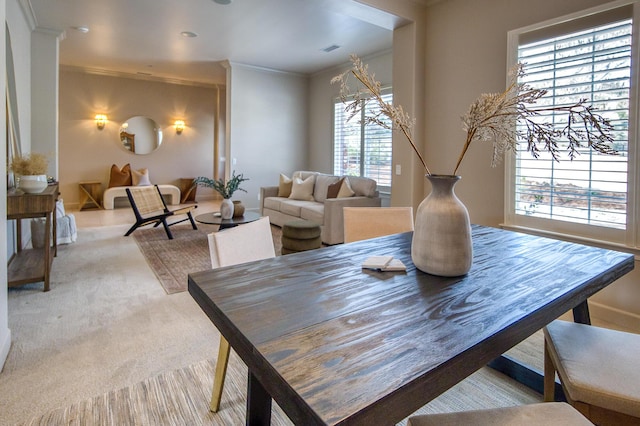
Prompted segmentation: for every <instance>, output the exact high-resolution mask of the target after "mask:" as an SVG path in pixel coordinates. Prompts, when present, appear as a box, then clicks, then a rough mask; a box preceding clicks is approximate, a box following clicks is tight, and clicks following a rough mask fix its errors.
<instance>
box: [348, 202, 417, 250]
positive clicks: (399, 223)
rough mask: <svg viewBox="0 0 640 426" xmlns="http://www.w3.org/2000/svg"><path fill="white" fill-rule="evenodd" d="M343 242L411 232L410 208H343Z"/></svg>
mask: <svg viewBox="0 0 640 426" xmlns="http://www.w3.org/2000/svg"><path fill="white" fill-rule="evenodd" d="M343 213H344V242H345V243H351V242H354V241H360V240H367V239H369V238H375V237H382V236H384V235H391V234H399V233H401V232H408V231H413V209H412V208H411V207H345V208H343Z"/></svg>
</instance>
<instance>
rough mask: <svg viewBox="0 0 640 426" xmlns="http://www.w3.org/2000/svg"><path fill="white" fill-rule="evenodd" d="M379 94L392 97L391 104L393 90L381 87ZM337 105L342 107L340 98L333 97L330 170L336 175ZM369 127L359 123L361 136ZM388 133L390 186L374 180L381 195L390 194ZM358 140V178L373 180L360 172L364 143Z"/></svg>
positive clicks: (362, 140)
mask: <svg viewBox="0 0 640 426" xmlns="http://www.w3.org/2000/svg"><path fill="white" fill-rule="evenodd" d="M380 93H381V94H382V95H383V96H386V95H391V97H392V101H391V102H393V89H392V87H391V86H384V87H382V88H381V89H380ZM339 104H342V105H343V102H342V100H341V98H340V97H335V98H334V99H333V102H332V104H331V106H332V131H333V134H332V138H331V168H332V170H333V173H334V174H337V173H336V137H335V135H336V124H337V123H336V112H335V111H336V107H337V105H339ZM343 106H344V105H343ZM352 120H353V121H357V120H358V119H357V118H356V117H354V118H352ZM371 126H374V125H373V124H364V123H360V129H361V132H362V134H363V135H364V134H365V133H366V132H365V127H371ZM388 131H389V138H390V141H391V145H390V151H389V152H390V153H391V161H390V169H389V182H390V184H389V185H388V186H387V185H381V184H380V183H378V182H377V180H376V183H377V184H378V185H377V189H378V191H379V192H380V193H381V194H390V193H391V183H392V181H393V130H392V129H388ZM360 139H361V145H360V148H361V161H360V172H361V173H360V175H358V176H359V177H367V178H369V179H374V180H375V177H371V176H365V175H364V174H362V171H363V170H364V163H363V162H362V155H364V152H365V143H364V141H365V139H364V138H363V137H361V138H360ZM340 174H341V175H344V174H343V173H342V172H340ZM344 176H347V175H344Z"/></svg>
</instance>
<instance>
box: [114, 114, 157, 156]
mask: <svg viewBox="0 0 640 426" xmlns="http://www.w3.org/2000/svg"><path fill="white" fill-rule="evenodd" d="M120 142H121V143H122V146H123V147H124V148H125V149H126V150H128V151H131V152H133V153H134V154H141V155H144V154H150V153H152V152H153V151H155V150H156V149H158V147H159V146H160V144H161V143H162V130H161V129H160V126H158V124H157V123H156V122H155V121H153V120H152V119H150V118H149V117H142V116H136V117H131V118H130V119H128V120H127V121H125V122H124V123H122V126H121V127H120Z"/></svg>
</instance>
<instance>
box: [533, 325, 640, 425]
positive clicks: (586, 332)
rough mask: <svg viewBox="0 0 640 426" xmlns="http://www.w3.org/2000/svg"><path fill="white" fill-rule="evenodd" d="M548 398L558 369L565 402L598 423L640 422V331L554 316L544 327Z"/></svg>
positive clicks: (551, 392)
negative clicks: (613, 328) (555, 318)
mask: <svg viewBox="0 0 640 426" xmlns="http://www.w3.org/2000/svg"><path fill="white" fill-rule="evenodd" d="M544 344H545V349H544V357H545V361H544V399H545V401H553V400H554V399H555V395H554V385H555V373H556V372H557V373H558V377H559V378H560V383H561V384H562V388H563V390H564V393H565V396H566V398H567V401H568V402H569V403H570V404H571V405H573V406H574V407H575V408H576V409H577V410H578V411H580V412H581V413H582V414H584V415H585V417H587V418H588V419H589V420H591V421H592V422H593V423H595V424H597V425H631V424H633V425H640V385H639V383H640V335H639V334H634V333H628V332H623V331H617V330H610V329H606V328H602V327H596V326H591V325H586V324H579V323H574V322H569V321H562V320H555V321H553V322H552V323H550V324H549V325H547V327H545V328H544Z"/></svg>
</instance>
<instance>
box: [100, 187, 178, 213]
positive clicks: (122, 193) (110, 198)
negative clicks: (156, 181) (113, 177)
mask: <svg viewBox="0 0 640 426" xmlns="http://www.w3.org/2000/svg"><path fill="white" fill-rule="evenodd" d="M127 188H135V186H114V187H112V188H108V189H107V190H106V191H104V195H103V197H102V205H103V207H104V208H105V209H107V210H113V205H114V202H115V199H116V198H118V197H125V198H127V191H126V189H127ZM158 189H160V193H161V194H162V195H165V196H169V204H171V205H174V206H175V205H178V204H180V188H178V187H177V186H174V185H158Z"/></svg>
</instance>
